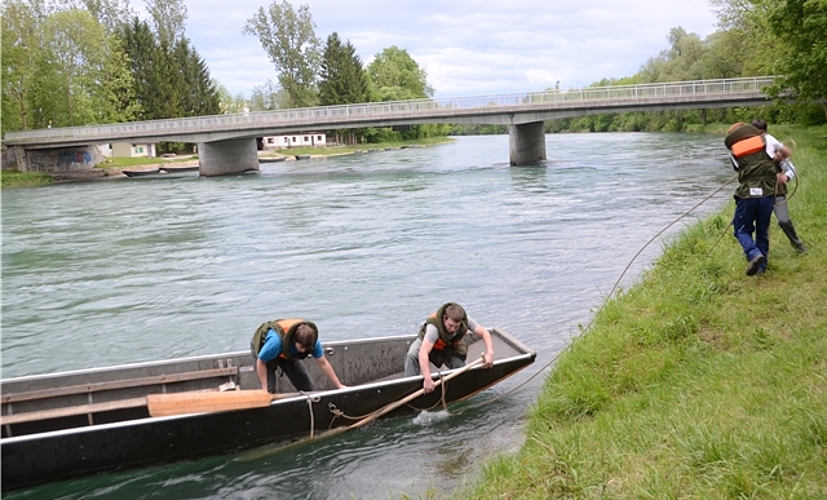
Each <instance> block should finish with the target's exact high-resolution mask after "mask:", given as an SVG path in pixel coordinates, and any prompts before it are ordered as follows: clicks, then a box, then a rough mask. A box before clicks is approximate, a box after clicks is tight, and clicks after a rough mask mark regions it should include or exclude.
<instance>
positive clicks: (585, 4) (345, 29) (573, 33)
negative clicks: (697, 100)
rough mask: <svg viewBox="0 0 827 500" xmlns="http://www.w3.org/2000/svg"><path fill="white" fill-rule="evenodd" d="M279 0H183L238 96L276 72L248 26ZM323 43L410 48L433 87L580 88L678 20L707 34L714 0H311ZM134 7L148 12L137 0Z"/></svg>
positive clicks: (652, 49)
mask: <svg viewBox="0 0 827 500" xmlns="http://www.w3.org/2000/svg"><path fill="white" fill-rule="evenodd" d="M274 1H275V0H267V1H265V0H230V1H227V0H184V4H185V5H186V6H187V15H188V19H187V22H186V36H187V37H188V38H189V39H190V40H191V41H192V43H193V46H194V47H195V49H196V50H197V51H198V53H199V54H200V55H201V57H202V58H204V60H205V61H206V63H207V66H208V67H209V69H210V74H211V76H212V77H213V78H214V79H215V80H217V81H218V82H219V83H220V84H221V85H223V86H224V87H226V88H227V90H229V91H230V94H232V95H233V96H236V95H238V94H243V95H244V96H245V97H250V95H251V93H252V90H253V88H254V87H256V86H260V85H263V84H264V83H266V82H267V80H268V79H269V80H272V81H273V82H274V83H275V82H277V79H276V72H275V68H274V67H273V64H272V63H271V62H270V60H269V58H268V57H267V55H266V53H265V52H264V49H262V47H261V44H260V42H259V41H258V38H257V37H256V36H254V35H244V34H242V29H243V27H244V25H245V24H246V22H247V19H249V18H251V17H252V16H253V15H254V14H255V13H256V12H257V11H258V9H259V7H263V8H264V9H265V11H266V10H268V7H269V6H270V5H272V3H273V2H274ZM304 3H306V4H307V5H308V6H309V8H310V14H311V15H312V18H313V21H314V22H315V24H316V36H318V37H319V38H320V39H321V40H322V43H323V44H324V41H325V40H326V39H327V37H328V35H330V34H331V33H333V32H334V31H335V32H337V33H338V34H339V37H340V38H341V39H342V40H343V41H345V40H350V42H351V43H352V44H353V46H354V47H355V48H356V53H357V54H358V55H359V57H360V58H361V59H362V62H363V63H364V64H365V67H367V65H368V64H369V63H370V61H372V60H373V58H374V56H376V55H377V54H379V53H380V52H382V50H383V49H385V48H388V47H391V46H393V45H395V46H396V47H398V48H400V49H405V50H407V51H408V54H410V56H411V57H412V58H413V59H414V61H416V62H417V63H418V64H419V66H420V67H421V68H423V69H424V70H425V71H426V72H427V80H428V83H429V84H430V85H431V87H433V88H434V90H435V94H434V97H437V98H448V97H463V96H478V95H492V94H512V93H524V92H535V91H541V90H545V89H548V88H554V87H555V86H556V85H557V82H559V87H560V88H561V89H569V88H579V87H584V86H587V85H590V84H593V83H595V82H597V81H599V80H602V79H603V78H622V77H626V76H632V75H634V74H635V73H637V72H638V71H639V70H640V67H641V66H642V65H644V64H645V63H646V61H647V60H648V59H649V58H651V57H655V56H657V55H658V54H659V53H660V52H661V51H662V50H666V49H668V48H669V43H668V41H667V36H668V34H669V30H670V29H672V28H674V27H678V26H681V27H683V28H684V29H685V30H686V31H687V32H690V33H696V34H698V35H699V36H700V37H701V38H702V39H704V38H706V37H707V36H708V35H710V34H711V33H713V32H714V31H715V30H716V22H717V18H716V16H715V13H714V12H713V10H712V7H711V6H710V3H709V0H677V1H675V0H624V1H618V0H568V1H566V0H556V1H552V0H509V1H506V2H495V1H491V0H478V1H473V2H472V1H468V0H452V1H441V0H419V1H406V2H399V1H393V0H383V1H379V0H350V1H344V0H305V1H304V2H300V1H296V2H291V4H292V5H293V8H294V9H296V10H298V9H299V7H300V6H301V5H303V4H304ZM133 8H134V9H135V10H136V11H138V12H139V13H140V14H141V15H143V13H144V12H145V11H144V6H143V3H142V2H141V1H140V0H137V1H136V2H135V3H133Z"/></svg>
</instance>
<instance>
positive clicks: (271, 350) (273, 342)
mask: <svg viewBox="0 0 827 500" xmlns="http://www.w3.org/2000/svg"><path fill="white" fill-rule="evenodd" d="M281 351H282V341H281V337H279V335H278V334H277V333H276V331H275V330H273V329H272V328H270V330H268V331H267V337H265V338H264V345H263V346H261V350H260V351H259V352H258V359H260V360H262V361H264V362H265V363H268V362H270V361H273V360H274V359H276V358H277V357H278V355H279V354H281ZM290 353H291V354H293V355H294V356H298V355H299V351H298V350H297V349H296V346H295V345H291V346H290ZM310 355H311V356H313V357H314V358H321V357H322V356H324V351H323V350H322V343H321V342H319V340H318V339H316V345H314V346H313V350H312V351H311V352H310Z"/></svg>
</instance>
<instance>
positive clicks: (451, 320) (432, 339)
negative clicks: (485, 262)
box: [405, 302, 494, 393]
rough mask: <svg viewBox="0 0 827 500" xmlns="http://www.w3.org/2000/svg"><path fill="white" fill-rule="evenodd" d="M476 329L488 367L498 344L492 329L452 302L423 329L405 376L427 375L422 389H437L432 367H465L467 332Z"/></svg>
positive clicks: (406, 366)
mask: <svg viewBox="0 0 827 500" xmlns="http://www.w3.org/2000/svg"><path fill="white" fill-rule="evenodd" d="M469 331H470V332H473V333H475V334H476V335H477V336H479V337H481V338H482V340H483V342H485V362H484V364H483V367H484V368H490V367H491V365H492V364H493V363H494V344H493V343H492V342H491V334H490V333H488V330H487V329H486V328H485V327H484V326H482V325H480V324H479V323H477V322H476V321H474V320H473V319H471V318H470V317H468V315H467V314H466V313H465V309H463V308H462V306H460V305H459V304H457V303H454V302H448V303H447V304H444V305H443V306H442V307H440V308H439V310H438V311H437V312H435V313H434V314H432V315H431V316H430V317H429V318H428V319H427V320H426V321H425V323H424V324H423V325H422V327H421V328H420V329H419V338H417V339H416V340H415V341H414V342H413V343H412V344H411V347H410V348H409V349H408V354H407V355H406V356H405V376H406V377H412V376H414V375H419V374H420V373H421V374H422V375H424V378H425V380H423V382H422V388H423V389H424V390H425V392H426V393H429V392H431V391H433V390H434V381H433V380H432V379H431V366H430V363H433V364H434V366H436V367H437V368H439V367H440V366H442V365H443V364H444V365H445V366H447V367H448V368H449V369H454V368H460V367H462V366H465V359H466V358H467V357H468V345H467V344H466V342H465V335H466V334H467V333H468V332H469Z"/></svg>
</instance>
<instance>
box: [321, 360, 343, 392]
mask: <svg viewBox="0 0 827 500" xmlns="http://www.w3.org/2000/svg"><path fill="white" fill-rule="evenodd" d="M316 361H317V362H318V363H319V368H320V369H321V370H322V373H324V374H325V377H327V378H328V379H330V381H331V382H333V385H335V386H336V388H337V389H344V388H345V387H347V386H346V385H344V384H343V383H341V382H339V377H337V376H336V372H335V371H334V370H333V366H331V365H330V361H328V360H327V358H325V357H324V356H322V357H321V358H316Z"/></svg>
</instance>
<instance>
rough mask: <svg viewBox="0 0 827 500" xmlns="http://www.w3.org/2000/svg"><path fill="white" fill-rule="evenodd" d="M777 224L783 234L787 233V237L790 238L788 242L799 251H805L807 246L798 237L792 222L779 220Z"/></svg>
mask: <svg viewBox="0 0 827 500" xmlns="http://www.w3.org/2000/svg"><path fill="white" fill-rule="evenodd" d="M778 225H779V226H781V230H782V231H784V234H786V235H787V238H788V239H789V240H790V244H792V246H793V247H795V249H796V250H798V251H799V252H801V253H807V248H806V247H805V246H804V243H802V242H801V240H799V239H798V235H797V234H796V233H795V226H793V222H792V221H789V222H783V223H782V222H779V223H778Z"/></svg>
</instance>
